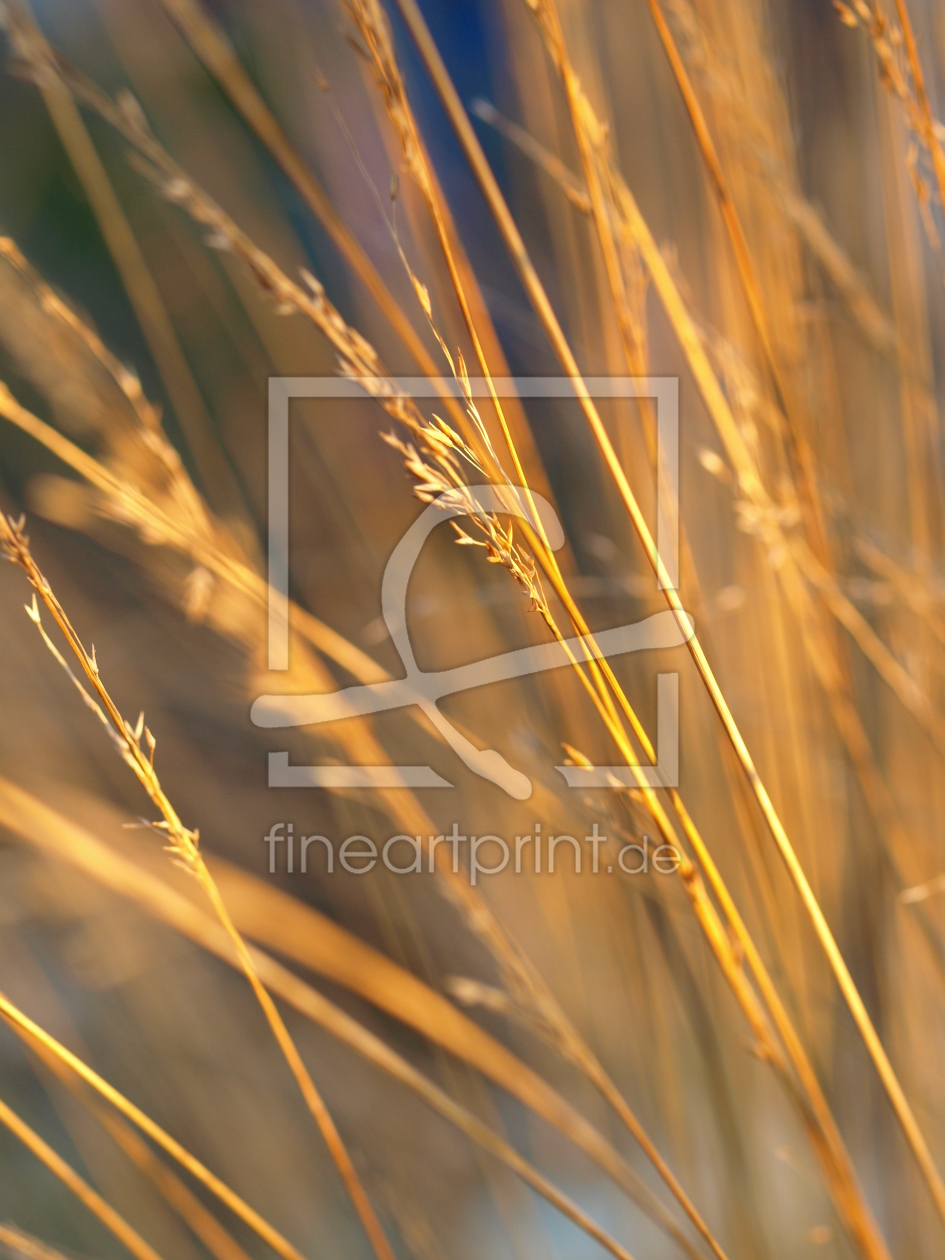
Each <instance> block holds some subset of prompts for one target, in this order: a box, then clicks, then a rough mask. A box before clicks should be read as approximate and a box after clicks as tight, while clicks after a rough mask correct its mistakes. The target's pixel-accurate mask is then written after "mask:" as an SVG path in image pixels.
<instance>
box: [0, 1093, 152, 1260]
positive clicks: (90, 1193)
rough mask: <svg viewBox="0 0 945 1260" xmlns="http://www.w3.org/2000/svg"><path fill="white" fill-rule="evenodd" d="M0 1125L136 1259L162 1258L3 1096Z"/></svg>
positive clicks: (0, 1107)
mask: <svg viewBox="0 0 945 1260" xmlns="http://www.w3.org/2000/svg"><path fill="white" fill-rule="evenodd" d="M0 1124H4V1125H6V1127H7V1128H8V1129H9V1130H10V1132H11V1133H12V1134H13V1135H14V1136H15V1137H17V1138H19V1140H20V1141H21V1142H22V1143H23V1145H24V1146H25V1147H26V1148H27V1149H28V1150H29V1151H31V1152H32V1153H33V1154H34V1155H35V1156H36V1158H37V1159H38V1160H39V1161H40V1162H41V1163H43V1164H45V1165H46V1167H47V1168H48V1169H49V1171H50V1172H51V1173H52V1174H53V1176H55V1177H58V1178H59V1180H60V1181H61V1182H62V1184H63V1185H64V1186H67V1187H68V1189H70V1190H71V1191H72V1193H73V1194H74V1195H75V1196H76V1198H77V1199H78V1200H79V1202H80V1203H82V1204H83V1205H84V1206H85V1207H87V1208H88V1210H89V1211H90V1212H91V1213H92V1215H93V1216H97V1217H98V1219H99V1220H100V1221H101V1222H102V1224H103V1225H104V1226H105V1228H106V1229H108V1230H109V1231H110V1232H111V1233H113V1234H114V1235H115V1237H116V1238H117V1239H118V1241H119V1242H120V1243H122V1244H123V1245H124V1246H125V1247H127V1248H128V1250H129V1251H130V1252H131V1254H132V1255H133V1256H135V1257H136V1258H137V1260H161V1257H160V1256H159V1255H158V1253H157V1252H156V1251H155V1250H154V1248H153V1247H151V1246H149V1245H148V1243H146V1242H145V1241H144V1239H143V1238H142V1237H141V1235H140V1234H139V1233H138V1232H137V1231H136V1230H134V1229H132V1227H131V1226H130V1225H129V1224H128V1222H127V1221H126V1220H125V1219H124V1217H123V1216H120V1215H119V1214H118V1213H117V1212H116V1211H115V1209H114V1208H113V1207H112V1206H111V1205H110V1204H108V1203H106V1202H105V1200H104V1199H103V1198H102V1196H101V1195H100V1194H98V1193H97V1191H95V1190H93V1189H92V1187H91V1186H90V1185H89V1183H88V1182H87V1181H85V1180H84V1178H82V1177H80V1176H79V1174H78V1173H77V1172H76V1171H75V1169H74V1168H73V1167H72V1165H71V1164H67V1163H66V1161H65V1160H64V1159H63V1158H62V1156H61V1155H59V1154H57V1153H56V1151H54V1150H53V1149H52V1147H51V1146H49V1145H48V1144H47V1143H46V1142H44V1141H43V1139H42V1138H41V1137H40V1136H39V1134H38V1133H36V1132H35V1131H34V1130H33V1129H31V1128H30V1126H29V1125H28V1124H27V1123H26V1121H25V1120H21V1119H20V1117H19V1116H18V1115H17V1114H16V1112H15V1111H13V1110H11V1108H10V1107H8V1106H7V1104H6V1103H5V1102H4V1101H3V1099H0Z"/></svg>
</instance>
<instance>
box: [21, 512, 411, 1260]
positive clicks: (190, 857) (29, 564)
mask: <svg viewBox="0 0 945 1260" xmlns="http://www.w3.org/2000/svg"><path fill="white" fill-rule="evenodd" d="M0 545H2V547H3V550H4V552H5V554H6V555H7V557H8V559H10V560H12V561H13V562H14V563H16V564H17V565H19V567H20V568H21V569H22V570H23V571H24V573H25V574H26V576H27V578H28V579H29V581H30V583H31V585H32V586H33V588H34V590H36V591H38V592H39V594H40V596H41V598H42V600H43V603H44V604H45V605H46V607H47V608H48V609H49V612H50V613H51V614H52V616H53V618H54V620H55V622H56V624H57V625H58V627H59V629H60V630H61V631H62V633H63V635H64V636H65V639H66V642H67V643H68V644H69V647H70V648H71V649H72V652H73V653H74V655H75V657H76V659H77V660H78V662H79V664H80V666H81V668H82V672H83V673H84V674H85V677H86V679H87V680H88V682H89V683H90V684H91V686H92V690H93V692H94V693H95V695H96V696H97V701H95V700H92V699H91V698H90V697H88V695H87V693H86V692H85V690H84V688H82V687H81V684H79V683H78V681H77V680H75V679H74V681H76V685H77V686H79V689H80V691H82V694H83V697H85V698H86V700H87V703H88V704H89V705H90V706H91V707H92V708H93V709H94V710H96V711H97V712H98V716H99V717H100V719H101V720H102V722H103V724H104V725H105V726H106V727H107V728H108V729H109V734H110V735H111V736H112V739H113V741H114V742H115V744H116V747H117V748H118V751H119V753H120V755H121V756H122V759H123V760H124V761H125V763H126V764H127V765H128V766H129V767H130V768H131V770H132V771H133V772H134V774H135V776H136V777H137V779H138V781H139V782H140V783H141V785H142V787H143V788H144V789H145V791H146V792H147V794H148V796H149V797H150V799H151V801H152V802H153V804H154V805H155V806H156V807H157V809H158V810H159V811H160V813H161V818H162V821H161V822H159V823H155V824H153V825H154V827H155V828H156V829H157V830H159V831H161V832H162V833H163V834H164V836H165V837H166V839H167V842H168V849H169V851H170V852H171V853H172V854H173V855H174V859H175V861H177V862H178V863H180V864H181V865H182V866H183V867H184V869H185V870H187V871H189V872H190V874H191V875H193V876H194V877H195V879H196V880H197V882H198V883H199V885H200V887H201V888H202V889H203V891H204V893H205V895H206V896H207V898H208V900H209V901H210V904H211V905H212V906H213V909H214V912H215V914H216V915H217V917H218V919H219V920H220V922H221V924H222V925H223V927H224V929H225V930H226V932H227V934H228V935H229V937H230V940H231V942H232V944H233V948H234V949H235V950H236V954H237V957H238V958H239V960H240V963H241V965H242V968H243V971H244V973H245V975H246V978H247V980H248V981H249V983H250V985H251V987H252V989H253V992H254V993H255V995H256V998H257V1000H258V1002H259V1005H260V1006H261V1007H262V1010H263V1013H264V1015H265V1016H266V1021H267V1023H268V1024H269V1027H270V1029H271V1030H272V1033H273V1036H274V1037H275V1039H276V1041H277V1043H278V1045H279V1048H280V1050H281V1051H282V1054H283V1056H284V1058H285V1060H286V1063H287V1064H288V1066H289V1069H290V1070H291V1072H292V1075H293V1076H294V1077H295V1080H296V1083H297V1085H298V1087H299V1090H300V1091H301V1093H302V1097H303V1098H304V1099H305V1103H306V1106H307V1107H308V1109H309V1111H310V1112H311V1114H312V1118H313V1119H314V1120H315V1122H316V1124H317V1125H318V1127H319V1129H320V1130H321V1133H322V1136H323V1138H324V1139H325V1143H326V1145H327V1146H328V1149H329V1151H330V1152H331V1156H332V1159H333V1160H334V1161H335V1164H336V1166H337V1168H338V1171H339V1173H340V1174H341V1178H342V1180H343V1182H344V1184H345V1188H346V1189H347V1191H348V1194H349V1196H350V1198H351V1201H352V1203H353V1204H354V1207H355V1210H356V1211H357V1214H358V1216H359V1218H360V1220H361V1223H362V1226H363V1227H364V1230H365V1233H366V1234H367V1236H368V1238H369V1240H370V1242H371V1245H372V1247H373V1248H374V1251H375V1254H376V1255H377V1257H378V1260H393V1252H392V1251H391V1250H390V1244H389V1243H388V1241H387V1238H386V1236H385V1234H384V1231H383V1230H382V1228H381V1226H380V1223H379V1221H378V1220H377V1217H376V1216H375V1214H374V1209H373V1208H372V1206H371V1203H370V1200H369V1199H368V1197H367V1194H366V1193H365V1191H364V1188H363V1186H362V1185H361V1181H360V1178H359V1177H358V1175H357V1173H356V1171H355V1168H354V1165H353V1163H352V1162H351V1157H350V1156H349V1155H348V1152H347V1149H346V1147H345V1145H344V1143H343V1142H342V1140H341V1136H340V1134H339V1133H338V1130H337V1128H336V1127H335V1123H334V1121H333V1119H332V1117H331V1115H330V1114H329V1112H328V1109H327V1107H326V1106H325V1104H324V1102H323V1101H322V1097H321V1094H320V1093H319V1092H318V1090H317V1088H316V1086H315V1083H314V1082H313V1081H312V1078H311V1076H310V1075H309V1072H308V1069H307V1068H306V1067H305V1064H304V1062H303V1061H302V1057H301V1055H300V1054H299V1052H298V1050H297V1048H296V1046H295V1043H294V1042H293V1040H292V1038H291V1036H290V1035H289V1031H288V1029H287V1028H286V1026H285V1024H284V1022H283V1020H282V1016H281V1015H280V1014H279V1011H278V1008H277V1007H276V1004H275V1003H274V1002H273V1000H272V998H271V997H270V996H269V993H268V992H267V990H266V988H265V986H264V985H263V984H262V982H261V981H260V979H259V976H258V975H257V974H256V970H255V968H254V966H253V960H252V955H251V954H250V952H249V950H248V949H247V947H246V944H245V942H244V941H243V938H242V937H241V936H240V934H239V932H238V931H237V930H236V927H235V926H234V924H233V921H232V919H231V918H230V915H229V912H228V910H227V908H226V904H225V903H224V901H223V899H222V897H221V896H220V892H219V889H218V888H217V886H216V884H215V883H214V881H213V877H212V876H211V875H210V872H209V870H208V869H207V865H206V863H205V862H204V860H203V855H202V853H201V852H200V848H199V839H200V837H199V834H198V832H196V831H191V830H190V829H189V828H187V827H185V826H184V824H183V823H182V822H181V820H180V818H179V817H178V815H177V812H176V810H175V809H174V807H173V805H172V804H171V802H170V801H169V799H168V798H167V796H166V795H165V793H164V790H163V788H162V787H161V783H160V780H159V779H158V776H157V774H156V772H155V770H154V749H155V740H154V737H153V736H152V734H151V732H150V731H149V730H148V728H147V727H146V726H144V715H143V714H142V716H141V720H140V721H139V723H138V727H137V728H135V727H132V726H131V725H130V723H128V722H127V721H126V720H125V719H124V718H123V717H122V716H121V713H120V712H119V711H118V709H117V707H116V705H115V702H114V701H113V700H112V698H111V696H110V695H109V693H108V691H107V690H106V689H105V686H104V684H103V682H102V680H101V677H100V674H99V668H98V663H97V661H96V660H95V657H94V650H93V655H92V656H90V655H89V654H88V652H86V650H85V648H84V646H83V644H82V641H81V640H80V639H79V636H78V635H77V634H76V632H75V630H74V629H73V627H72V624H71V623H70V621H69V619H68V617H67V616H66V614H65V611H64V610H63V608H62V606H61V605H60V603H59V601H58V600H57V599H56V597H55V595H54V594H53V592H52V589H51V588H50V586H49V583H48V582H47V581H46V579H45V578H44V577H43V575H42V573H41V572H40V570H39V568H38V567H37V565H36V562H35V561H34V560H33V557H32V555H31V554H30V550H29V544H28V540H27V539H26V536H25V535H24V533H23V530H22V525H21V524H16V523H13V524H11V523H10V522H9V521H7V520H6V518H2V524H0ZM27 611H28V613H29V615H30V616H31V617H32V619H33V621H34V622H35V623H36V626H37V628H38V629H39V630H40V632H41V633H42V635H43V638H44V640H45V642H46V644H47V646H49V647H50V649H51V650H52V651H53V652H54V654H55V655H56V656H57V657H58V652H56V649H55V648H53V645H52V643H51V641H50V640H49V638H48V636H47V635H46V633H45V631H44V630H43V628H42V623H41V621H40V615H39V611H38V608H37V605H36V597H35V595H34V597H33V606H32V608H31V609H27ZM59 659H60V662H61V663H63V664H64V662H62V658H61V657H59ZM142 734H143V735H144V737H145V739H146V742H147V745H148V748H149V750H150V757H148V756H146V755H145V753H144V751H143V750H142V748H141V738H142Z"/></svg>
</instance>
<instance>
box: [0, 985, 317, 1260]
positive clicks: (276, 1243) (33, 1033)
mask: <svg viewBox="0 0 945 1260" xmlns="http://www.w3.org/2000/svg"><path fill="white" fill-rule="evenodd" d="M0 1016H2V1017H3V1018H4V1019H6V1020H7V1021H8V1022H9V1023H10V1024H12V1025H14V1026H15V1027H17V1028H19V1029H21V1030H22V1031H23V1032H24V1033H25V1034H26V1035H27V1036H28V1037H29V1038H30V1040H31V1041H33V1042H35V1043H36V1044H37V1045H38V1046H42V1047H44V1048H45V1049H46V1050H47V1051H49V1053H50V1054H53V1055H55V1056H56V1058H57V1059H59V1060H60V1061H61V1062H62V1063H64V1064H65V1065H66V1066H67V1067H68V1068H69V1069H70V1070H71V1071H73V1072H74V1073H75V1074H76V1075H77V1076H78V1077H80V1078H81V1079H82V1080H83V1081H85V1083H86V1084H87V1085H90V1086H91V1087H92V1089H94V1090H95V1091H96V1092H97V1093H98V1094H100V1095H101V1096H102V1097H103V1098H104V1099H106V1101H107V1102H109V1103H111V1105H112V1106H113V1107H114V1108H115V1109H116V1111H119V1112H121V1114H122V1115H123V1116H125V1118H126V1119H128V1120H130V1121H131V1123H132V1124H134V1125H136V1126H137V1128H139V1129H140V1130H141V1132H142V1133H145V1134H147V1136H148V1137H149V1138H151V1140H152V1141H153V1142H156V1143H157V1145H158V1146H160V1147H161V1148H162V1150H164V1151H166V1152H167V1154H168V1155H170V1156H171V1158H172V1159H174V1160H176V1161H177V1163H178V1164H180V1166H181V1167H182V1168H185V1169H186V1170H187V1172H189V1173H190V1175H191V1176H192V1177H194V1178H195V1179H196V1180H197V1181H199V1182H200V1183H201V1184H202V1185H204V1186H206V1188H207V1189H208V1190H209V1191H210V1192H211V1194H213V1195H215V1196H216V1197H217V1198H218V1199H219V1200H220V1202H221V1203H225V1204H226V1206H227V1207H228V1208H229V1209H230V1211H231V1212H233V1214H234V1215H235V1216H237V1217H239V1219H240V1220H241V1221H243V1223H244V1224H246V1225H248V1226H249V1228H250V1229H251V1230H252V1231H253V1232H254V1233H255V1234H258V1236H259V1237H260V1238H261V1239H262V1240H263V1242H265V1243H266V1244H267V1245H268V1246H270V1247H271V1248H272V1250H273V1251H274V1252H275V1253H276V1254H277V1255H279V1256H281V1257H282V1258H283V1260H304V1257H303V1256H302V1254H301V1253H300V1252H299V1251H297V1250H296V1249H295V1247H293V1246H292V1244H291V1243H290V1242H288V1241H287V1239H285V1238H283V1237H282V1235H281V1234H280V1233H279V1232H278V1231H277V1230H275V1229H274V1228H273V1227H272V1226H271V1225H270V1224H269V1223H268V1222H267V1221H265V1220H264V1219H263V1218H262V1217H261V1216H260V1215H259V1214H258V1212H256V1211H254V1209H253V1208H251V1207H250V1206H249V1204H247V1203H245V1202H244V1201H243V1200H242V1199H241V1198H240V1197H239V1195H238V1194H236V1193H234V1191H232V1190H231V1189H230V1188H229V1186H227V1185H226V1184H225V1183H224V1182H222V1181H221V1180H220V1179H219V1178H218V1177H216V1176H214V1174H213V1173H212V1172H210V1170H209V1169H208V1168H206V1167H205V1166H204V1165H203V1164H202V1163H201V1162H200V1160H198V1159H197V1158H196V1157H195V1156H193V1155H191V1153H190V1152H189V1151H187V1150H185V1148H184V1147H183V1146H181V1144H180V1143H179V1142H177V1141H176V1140H175V1139H174V1138H172V1137H171V1136H170V1134H169V1133H165V1131H164V1130H163V1129H162V1128H161V1126H160V1125H158V1124H156V1123H155V1122H154V1121H153V1120H152V1119H151V1118H150V1117H149V1116H147V1115H145V1113H144V1112H143V1111H141V1109H140V1108H139V1107H136V1106H135V1104H134V1103H132V1102H130V1101H129V1100H128V1099H127V1098H125V1097H124V1095H123V1094H121V1093H119V1091H118V1090H117V1089H115V1088H114V1086H112V1085H109V1083H108V1082H107V1081H105V1080H103V1079H102V1077H100V1076H99V1075H98V1073H97V1072H95V1071H94V1070H93V1069H92V1068H90V1067H89V1066H88V1065H87V1064H85V1063H83V1061H82V1060H81V1059H80V1058H78V1056H77V1055H74V1054H73V1053H72V1051H71V1050H68V1049H67V1048H66V1047H65V1046H63V1045H61V1044H60V1043H59V1042H58V1041H56V1039H55V1038H54V1037H52V1036H51V1035H50V1034H49V1033H47V1032H46V1031H45V1030H44V1029H42V1028H40V1026H39V1025H38V1024H36V1023H34V1022H33V1021H32V1020H31V1019H30V1018H29V1016H27V1015H24V1013H23V1012H22V1011H21V1010H20V1009H19V1008H18V1007H16V1006H15V1005H14V1004H13V1003H12V1002H11V1001H10V1000H9V998H7V997H6V996H5V995H4V994H2V993H0Z"/></svg>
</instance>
